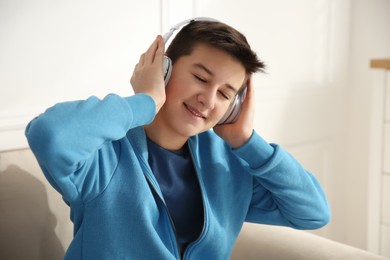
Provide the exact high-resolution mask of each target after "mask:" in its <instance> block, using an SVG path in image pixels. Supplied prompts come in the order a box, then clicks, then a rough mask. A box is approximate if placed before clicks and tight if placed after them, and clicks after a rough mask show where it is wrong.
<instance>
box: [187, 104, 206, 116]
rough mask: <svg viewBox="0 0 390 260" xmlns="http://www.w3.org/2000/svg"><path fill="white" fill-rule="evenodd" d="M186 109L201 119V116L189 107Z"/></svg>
mask: <svg viewBox="0 0 390 260" xmlns="http://www.w3.org/2000/svg"><path fill="white" fill-rule="evenodd" d="M186 107H187V109H188V110H190V111H191V113H193V114H194V115H196V116H198V117H202V118H203V115H201V114H199V113H197V112H196V111H195V110H193V109H192V108H191V107H189V106H187V105H186Z"/></svg>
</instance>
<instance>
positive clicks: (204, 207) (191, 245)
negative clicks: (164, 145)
mask: <svg viewBox="0 0 390 260" xmlns="http://www.w3.org/2000/svg"><path fill="white" fill-rule="evenodd" d="M189 142H190V140H189V141H188V144H187V145H188V150H189V151H190V155H191V159H192V164H193V166H194V169H195V174H196V178H197V180H198V183H199V188H200V194H201V197H202V205H203V228H202V232H200V234H199V236H198V238H197V239H196V240H195V241H193V242H191V243H190V244H189V245H188V246H187V248H186V250H184V252H183V259H185V258H186V257H185V256H186V253H187V252H188V249H190V248H191V247H193V246H194V245H196V244H198V243H199V242H200V241H201V240H202V238H203V236H204V233H205V230H206V223H207V221H206V218H207V213H206V205H205V203H206V200H205V198H204V192H203V190H204V187H203V182H201V180H200V177H199V174H198V172H199V171H198V167H197V165H196V163H195V158H194V155H193V152H192V149H191V146H190V143H189Z"/></svg>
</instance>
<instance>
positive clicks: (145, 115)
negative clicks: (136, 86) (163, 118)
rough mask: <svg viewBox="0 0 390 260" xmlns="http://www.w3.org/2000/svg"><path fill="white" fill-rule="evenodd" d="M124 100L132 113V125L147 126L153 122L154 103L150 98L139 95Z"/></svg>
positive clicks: (145, 95)
mask: <svg viewBox="0 0 390 260" xmlns="http://www.w3.org/2000/svg"><path fill="white" fill-rule="evenodd" d="M125 100H126V101H127V104H128V105H129V107H130V109H131V111H133V122H132V125H134V126H141V125H147V124H149V123H151V122H152V121H153V119H154V116H155V114H156V103H155V102H154V100H153V98H152V97H151V96H149V95H147V94H142V93H141V94H135V95H133V96H130V97H126V98H125Z"/></svg>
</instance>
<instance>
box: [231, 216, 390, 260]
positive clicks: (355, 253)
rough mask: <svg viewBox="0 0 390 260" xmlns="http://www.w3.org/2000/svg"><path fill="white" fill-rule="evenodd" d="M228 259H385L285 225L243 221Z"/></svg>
mask: <svg viewBox="0 0 390 260" xmlns="http://www.w3.org/2000/svg"><path fill="white" fill-rule="evenodd" d="M231 259H232V260H234V259H237V260H238V259H246V260H251V259H256V260H259V259H272V260H278V259H283V260H285V259H289V260H295V259H296V260H298V259H299V260H304V259H308V260H309V259H310V260H325V259H326V260H329V259H340V260H341V259H342V260H346V259H353V260H358V259H362V260H363V259H364V260H371V259H372V260H375V259H377V260H380V259H387V258H385V257H381V256H378V255H375V254H372V253H370V252H368V251H365V250H362V249H358V248H355V247H352V246H348V245H345V244H342V243H339V242H336V241H332V240H330V239H327V238H323V237H320V236H318V235H315V234H312V233H309V232H305V231H301V230H295V229H291V228H287V227H279V226H268V225H258V224H252V223H245V224H244V226H243V229H242V230H241V233H240V235H239V237H238V239H237V242H236V245H235V247H234V249H233V253H232V255H231Z"/></svg>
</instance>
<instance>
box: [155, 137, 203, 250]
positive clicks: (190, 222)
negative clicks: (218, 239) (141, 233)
mask: <svg viewBox="0 0 390 260" xmlns="http://www.w3.org/2000/svg"><path fill="white" fill-rule="evenodd" d="M148 151H149V164H150V167H151V169H152V171H153V174H154V175H155V177H156V179H157V182H158V184H159V185H160V189H161V191H162V193H163V196H164V200H165V202H166V205H167V207H168V211H169V214H170V215H171V218H172V220H173V223H174V226H175V230H176V236H177V239H178V242H179V246H180V253H181V254H183V253H184V251H185V249H186V247H187V246H188V244H189V243H191V242H192V241H194V240H196V239H197V238H198V237H199V235H200V233H201V232H202V228H203V222H204V215H203V202H202V195H201V191H200V186H199V180H198V178H197V175H196V172H195V169H194V166H193V163H192V158H191V154H190V152H189V149H188V146H187V144H186V145H184V146H183V147H182V148H181V149H180V150H177V151H171V150H167V149H165V148H163V147H161V146H159V145H157V144H156V143H154V142H153V141H152V140H150V139H148Z"/></svg>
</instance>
